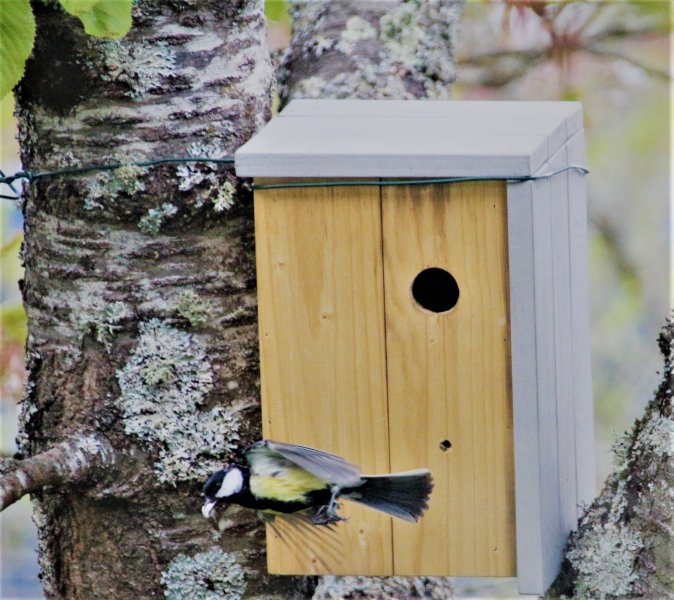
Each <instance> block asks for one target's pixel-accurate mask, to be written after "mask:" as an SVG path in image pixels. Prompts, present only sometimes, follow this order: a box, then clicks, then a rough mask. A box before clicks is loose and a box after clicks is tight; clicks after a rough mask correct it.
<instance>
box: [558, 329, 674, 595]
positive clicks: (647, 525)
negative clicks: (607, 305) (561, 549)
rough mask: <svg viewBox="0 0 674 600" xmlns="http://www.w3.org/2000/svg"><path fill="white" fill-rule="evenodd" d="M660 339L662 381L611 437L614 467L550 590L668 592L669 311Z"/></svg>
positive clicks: (672, 548)
mask: <svg viewBox="0 0 674 600" xmlns="http://www.w3.org/2000/svg"><path fill="white" fill-rule="evenodd" d="M659 345H660V350H661V352H662V354H663V356H664V359H665V360H664V367H663V370H662V380H661V382H660V385H659V386H658V389H657V390H656V391H655V394H654V396H653V399H652V400H651V401H650V402H649V403H648V406H647V407H646V412H645V414H644V416H643V417H642V418H641V419H639V420H638V421H637V422H636V423H635V424H634V427H633V428H632V431H630V432H628V433H626V434H625V435H624V436H623V438H622V439H619V440H618V441H617V442H616V444H615V445H614V454H615V458H616V468H615V470H614V471H613V473H611V474H610V475H609V477H608V478H607V480H606V483H605V485H604V489H603V490H602V492H601V494H600V495H599V497H598V498H597V499H596V500H595V501H594V502H593V503H592V505H591V506H590V507H589V508H588V509H587V511H586V512H585V514H584V515H583V517H582V518H581V519H580V522H579V524H578V530H577V531H575V532H573V533H572V534H571V539H570V541H569V549H568V550H567V554H566V561H565V563H564V566H563V568H562V572H561V574H560V576H559V577H558V579H557V581H556V582H555V584H554V585H553V586H552V587H551V589H550V591H549V595H550V596H551V597H558V596H559V595H561V594H565V595H567V596H574V597H578V598H601V599H604V598H673V597H674V591H673V590H672V573H674V502H672V498H674V462H673V460H672V457H674V403H673V401H672V395H673V393H674V375H673V374H672V366H673V365H674V319H670V320H669V321H668V323H667V324H666V326H665V327H664V328H663V330H662V332H661V334H660V339H659Z"/></svg>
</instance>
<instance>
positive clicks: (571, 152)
mask: <svg viewBox="0 0 674 600" xmlns="http://www.w3.org/2000/svg"><path fill="white" fill-rule="evenodd" d="M567 153H568V164H574V165H584V164H585V137H584V134H583V131H582V130H581V131H579V132H578V133H576V134H575V135H574V136H573V137H572V138H571V139H570V140H569V141H568V143H567ZM567 180H568V190H569V200H568V201H569V251H570V257H571V258H570V266H571V275H570V277H571V318H572V323H571V327H572V331H571V335H572V344H573V398H574V410H575V428H576V434H575V443H576V474H577V477H578V482H577V494H578V497H577V501H576V502H577V511H578V515H577V516H580V513H581V512H582V510H583V508H582V507H583V506H584V505H587V504H589V503H590V502H592V500H593V499H594V497H595V494H596V485H597V484H596V473H595V459H594V453H595V447H594V406H593V403H592V356H591V341H590V295H589V275H588V251H587V195H586V191H585V177H584V176H583V175H581V174H580V173H577V172H574V171H569V172H568V173H567Z"/></svg>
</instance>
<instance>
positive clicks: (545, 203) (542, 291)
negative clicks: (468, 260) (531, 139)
mask: <svg viewBox="0 0 674 600" xmlns="http://www.w3.org/2000/svg"><path fill="white" fill-rule="evenodd" d="M550 186H551V183H550V180H549V179H539V180H537V181H534V182H533V194H534V195H533V242H534V289H535V294H534V295H535V311H536V318H535V321H536V376H537V384H538V395H537V400H538V435H539V446H538V447H539V455H538V460H539V485H540V492H539V493H540V495H541V499H542V501H541V504H540V508H541V512H540V525H541V541H542V552H543V555H542V582H543V585H544V586H545V588H547V586H548V585H549V584H550V583H552V580H553V579H554V578H555V576H556V575H557V573H558V572H559V567H560V565H561V563H562V558H563V549H564V545H565V543H566V536H564V535H563V534H562V529H561V522H560V489H559V451H558V443H559V441H558V420H557V398H556V393H557V384H556V376H557V367H556V360H557V359H556V354H555V296H554V279H553V264H554V263H553V246H552V238H553V234H552V229H553V228H554V227H556V226H557V224H556V223H554V222H553V219H552V208H551V204H552V202H551V187H550ZM545 588H544V589H545Z"/></svg>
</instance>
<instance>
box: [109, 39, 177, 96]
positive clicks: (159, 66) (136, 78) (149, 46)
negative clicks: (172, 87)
mask: <svg viewBox="0 0 674 600" xmlns="http://www.w3.org/2000/svg"><path fill="white" fill-rule="evenodd" d="M101 47H102V48H103V49H104V52H105V59H104V62H105V70H106V72H105V74H104V75H103V76H102V78H103V79H104V80H105V79H107V80H112V81H116V82H118V83H122V84H124V85H126V86H127V92H126V95H127V96H129V97H130V98H137V97H139V96H143V95H145V94H147V93H148V92H149V91H151V90H153V89H157V88H159V87H161V85H162V83H163V82H164V79H165V78H167V77H170V76H171V75H173V73H174V72H175V54H174V53H173V51H172V50H171V49H170V48H169V47H168V45H167V43H166V42H161V41H151V42H150V41H140V42H136V43H133V42H131V41H129V40H128V39H125V40H124V42H123V43H122V42H104V43H102V44H101Z"/></svg>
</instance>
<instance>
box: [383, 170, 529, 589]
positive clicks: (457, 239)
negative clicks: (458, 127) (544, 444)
mask: <svg viewBox="0 0 674 600" xmlns="http://www.w3.org/2000/svg"><path fill="white" fill-rule="evenodd" d="M382 196H383V200H382V207H383V238H384V280H385V298H386V349H387V362H388V365H387V371H388V393H389V411H390V416H389V430H390V439H391V469H392V470H393V471H402V470H407V469H413V468H418V467H429V468H430V469H431V471H432V472H433V477H434V480H435V489H434V491H433V495H432V497H431V503H430V509H429V511H428V513H427V514H426V515H425V516H424V517H423V518H422V519H421V521H420V522H419V523H417V524H409V523H405V522H403V521H400V520H397V519H395V520H394V523H393V540H394V552H393V554H394V557H395V562H394V571H395V573H396V574H398V575H417V574H423V575H452V576H477V575H480V576H512V575H515V573H516V565H515V527H514V525H515V516H514V513H515V497H514V496H515V493H514V474H513V436H512V403H511V386H510V359H509V348H510V339H509V309H508V267H507V264H508V255H507V247H508V244H507V218H506V217H507V215H506V188H505V183H504V182H470V183H462V184H453V185H451V186H442V185H429V186H406V187H383V188H382ZM429 267H439V268H442V269H445V270H446V271H448V272H449V273H451V274H452V275H453V276H454V278H455V279H456V282H457V283H458V287H459V299H458V303H457V304H456V305H455V306H454V308H452V309H451V310H450V311H449V312H445V313H433V312H429V311H427V310H424V309H422V308H420V307H419V305H418V304H417V303H416V301H415V300H414V298H413V296H412V290H411V286H412V283H413V281H414V279H415V277H416V276H417V275H418V274H419V273H420V272H421V271H422V270H424V269H426V268H429ZM445 441H447V442H449V443H451V448H449V449H447V450H443V449H442V448H441V444H442V442H445Z"/></svg>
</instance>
